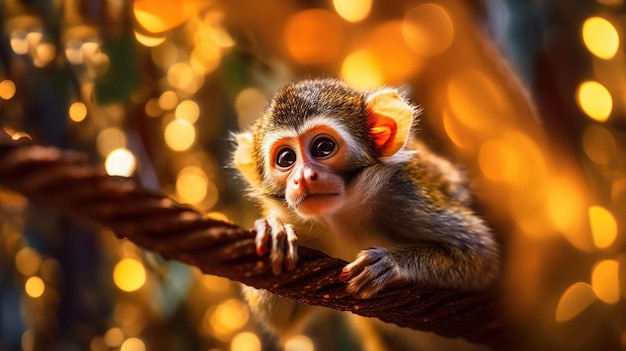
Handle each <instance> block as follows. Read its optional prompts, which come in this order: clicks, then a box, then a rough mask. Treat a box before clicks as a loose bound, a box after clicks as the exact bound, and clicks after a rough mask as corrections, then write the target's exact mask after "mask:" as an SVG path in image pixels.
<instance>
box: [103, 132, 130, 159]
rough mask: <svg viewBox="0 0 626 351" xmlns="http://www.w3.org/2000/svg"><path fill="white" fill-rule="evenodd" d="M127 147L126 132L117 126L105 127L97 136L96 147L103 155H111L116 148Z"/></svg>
mask: <svg viewBox="0 0 626 351" xmlns="http://www.w3.org/2000/svg"><path fill="white" fill-rule="evenodd" d="M125 147H126V134H125V133H124V131H123V130H122V129H120V128H117V127H109V128H104V129H102V130H101V131H100V133H98V136H96V148H97V149H98V152H99V153H100V155H102V156H107V155H109V154H110V153H111V152H112V151H113V150H115V149H122V148H125Z"/></svg>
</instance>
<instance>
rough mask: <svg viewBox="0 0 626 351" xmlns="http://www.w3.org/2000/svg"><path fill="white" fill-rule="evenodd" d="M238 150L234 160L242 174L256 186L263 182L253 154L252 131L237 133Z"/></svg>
mask: <svg viewBox="0 0 626 351" xmlns="http://www.w3.org/2000/svg"><path fill="white" fill-rule="evenodd" d="M235 138H236V140H237V150H235V156H234V157H233V161H234V163H235V166H236V167H237V168H239V171H241V174H242V175H243V176H244V178H246V180H247V181H248V183H250V184H251V185H252V186H256V185H258V184H260V183H261V178H260V177H259V174H258V172H257V169H256V162H255V161H254V156H253V150H252V146H253V138H252V134H251V133H241V134H236V135H235Z"/></svg>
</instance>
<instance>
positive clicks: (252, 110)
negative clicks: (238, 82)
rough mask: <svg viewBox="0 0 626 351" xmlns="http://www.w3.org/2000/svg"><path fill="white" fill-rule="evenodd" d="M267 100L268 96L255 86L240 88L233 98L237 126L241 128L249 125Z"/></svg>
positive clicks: (258, 114)
mask: <svg viewBox="0 0 626 351" xmlns="http://www.w3.org/2000/svg"><path fill="white" fill-rule="evenodd" d="M267 101H268V97H267V96H266V95H265V94H264V93H263V92H262V91H261V90H259V89H257V88H253V87H249V88H245V89H243V90H241V91H240V92H239V94H237V97H236V98H235V111H237V116H238V117H239V119H238V125H239V127H240V128H242V129H243V128H246V127H248V126H250V125H251V124H252V123H253V122H254V121H255V120H256V118H257V117H259V116H260V113H261V111H263V108H264V107H265V106H266V105H267Z"/></svg>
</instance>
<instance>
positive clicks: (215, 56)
mask: <svg viewBox="0 0 626 351" xmlns="http://www.w3.org/2000/svg"><path fill="white" fill-rule="evenodd" d="M221 58H222V54H221V53H220V50H219V48H218V47H217V46H216V45H215V44H212V43H202V44H199V45H197V46H196V47H195V48H194V49H193V51H192V52H191V57H190V63H191V67H193V69H194V70H196V71H197V72H200V73H202V74H209V73H211V72H213V71H214V70H215V69H217V67H219V64H220V62H221Z"/></svg>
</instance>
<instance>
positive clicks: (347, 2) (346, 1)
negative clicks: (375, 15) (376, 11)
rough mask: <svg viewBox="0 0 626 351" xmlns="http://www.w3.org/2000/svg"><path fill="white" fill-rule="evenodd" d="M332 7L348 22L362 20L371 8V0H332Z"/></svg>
mask: <svg viewBox="0 0 626 351" xmlns="http://www.w3.org/2000/svg"><path fill="white" fill-rule="evenodd" d="M333 7H334V8H335V11H336V12H337V14H338V15H339V16H341V18H343V19H345V20H346V21H348V22H360V21H362V20H364V19H365V18H366V17H367V16H368V15H369V14H370V10H371V9H372V0H333Z"/></svg>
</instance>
